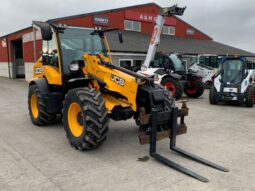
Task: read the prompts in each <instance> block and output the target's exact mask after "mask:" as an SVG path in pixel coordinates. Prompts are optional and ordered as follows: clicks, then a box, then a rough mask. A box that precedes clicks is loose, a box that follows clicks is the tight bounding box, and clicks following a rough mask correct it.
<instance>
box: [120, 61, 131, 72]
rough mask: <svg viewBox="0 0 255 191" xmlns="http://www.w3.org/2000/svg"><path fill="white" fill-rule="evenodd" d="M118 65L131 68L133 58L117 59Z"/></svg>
mask: <svg viewBox="0 0 255 191" xmlns="http://www.w3.org/2000/svg"><path fill="white" fill-rule="evenodd" d="M119 64H120V67H123V68H126V69H128V70H132V66H133V60H132V59H119Z"/></svg>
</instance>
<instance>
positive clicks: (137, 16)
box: [125, 10, 176, 26]
mask: <svg viewBox="0 0 255 191" xmlns="http://www.w3.org/2000/svg"><path fill="white" fill-rule="evenodd" d="M125 18H126V19H129V20H135V21H143V22H150V23H154V22H155V21H156V19H157V15H153V14H147V13H140V12H135V11H130V10H126V11H125ZM165 25H171V26H176V18H174V17H166V19H165Z"/></svg>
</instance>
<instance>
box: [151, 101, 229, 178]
mask: <svg viewBox="0 0 255 191" xmlns="http://www.w3.org/2000/svg"><path fill="white" fill-rule="evenodd" d="M185 105H186V104H185ZM184 107H185V106H184ZM181 112H182V110H179V109H178V108H177V107H176V108H173V110H172V111H170V112H167V113H168V117H166V116H167V115H166V113H165V112H164V113H160V112H157V111H155V110H153V111H152V113H151V122H152V125H151V128H152V129H151V136H150V156H151V157H153V158H155V159H156V160H158V161H159V162H160V163H162V164H164V165H166V166H168V167H170V168H173V169H175V170H177V171H179V172H182V173H184V174H186V175H188V176H191V177H193V178H195V179H197V180H199V181H202V182H209V180H208V179H207V178H205V177H203V176H201V175H199V174H197V173H195V172H193V171H191V170H189V169H187V168H185V167H183V166H181V165H179V164H177V163H175V162H173V161H171V160H169V159H167V158H165V157H163V156H162V155H160V154H158V153H157V150H156V148H157V145H156V142H157V133H158V132H157V127H158V123H159V122H160V120H166V119H167V120H168V121H169V127H170V133H169V138H170V150H172V151H175V152H176V153H179V154H181V155H183V156H184V157H186V158H188V159H190V160H193V161H196V162H199V163H202V164H204V165H207V166H210V167H212V168H215V169H217V170H220V171H223V172H228V171H229V170H228V169H226V168H224V167H222V166H220V165H217V164H215V163H212V162H210V161H208V160H206V159H203V158H201V157H198V156H196V155H194V154H191V153H189V152H187V151H185V150H182V149H180V148H178V147H177V146H176V136H177V132H178V131H177V129H178V127H182V126H185V124H184V116H182V117H181V124H177V119H178V116H180V115H181Z"/></svg>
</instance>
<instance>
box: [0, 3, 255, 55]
mask: <svg viewBox="0 0 255 191" xmlns="http://www.w3.org/2000/svg"><path fill="white" fill-rule="evenodd" d="M149 2H151V1H148V0H136V1H135V2H134V1H130V0H107V1H105V0H93V1H91V0H65V1H62V0H44V1H38V0H22V1H17V0H1V12H0V17H1V20H0V26H1V27H0V36H2V35H5V34H8V33H11V32H14V31H16V30H19V29H22V28H25V27H28V26H30V25H31V23H32V20H48V19H52V18H58V17H63V16H69V15H75V14H81V13H87V12H94V11H101V10H107V9H113V8H119V7H125V6H132V5H136V4H143V3H149ZM153 2H155V3H157V4H159V5H160V6H170V5H171V4H174V3H178V4H179V5H182V6H183V5H186V6H187V9H186V12H185V14H184V16H183V17H181V19H183V20H184V21H186V22H188V23H189V24H191V25H193V26H194V27H196V28H198V29H199V30H201V31H203V32H204V33H206V34H208V35H209V36H211V37H212V38H213V39H214V40H215V41H218V42H221V43H225V44H228V45H232V46H235V47H237V48H241V49H244V50H248V51H251V52H254V53H255V38H254V33H255V6H253V5H251V1H250V0H243V1H239V0H224V1H221V0H207V1H201V0H174V1H172V3H170V2H169V0H156V1H153Z"/></svg>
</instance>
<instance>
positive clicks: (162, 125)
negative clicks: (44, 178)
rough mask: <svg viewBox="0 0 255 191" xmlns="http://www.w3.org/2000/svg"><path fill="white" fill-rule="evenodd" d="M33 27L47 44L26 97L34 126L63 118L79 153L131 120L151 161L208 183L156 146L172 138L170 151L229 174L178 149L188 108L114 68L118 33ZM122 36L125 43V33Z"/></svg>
mask: <svg viewBox="0 0 255 191" xmlns="http://www.w3.org/2000/svg"><path fill="white" fill-rule="evenodd" d="M183 11H184V9H183V8H179V7H177V6H173V7H169V8H164V9H162V10H161V13H160V16H163V17H165V16H171V15H182V14H183ZM33 27H34V29H35V30H39V31H41V34H42V39H43V51H42V56H41V58H40V59H39V60H38V61H37V63H36V64H35V65H34V68H33V77H34V78H33V79H32V80H31V81H30V83H29V93H28V106H29V113H30V117H31V120H32V122H33V123H34V124H35V125H38V126H44V125H47V124H50V123H52V122H53V121H54V120H55V118H56V115H58V114H61V115H62V121H63V126H64V129H65V132H66V135H67V138H68V140H69V142H70V144H71V145H72V146H73V147H74V148H76V149H78V150H89V149H94V148H97V147H98V146H100V145H101V144H102V143H103V142H104V141H105V140H106V137H107V132H108V122H109V118H111V119H113V120H116V121H118V120H127V119H130V118H133V119H134V120H136V122H137V124H138V126H139V139H140V143H141V144H146V143H149V144H150V155H151V157H153V158H155V159H157V160H158V161H160V162H161V163H163V164H165V165H167V166H169V167H171V168H174V169H176V170H178V171H181V172H183V173H185V174H187V175H189V176H192V177H194V178H196V179H198V180H200V181H203V182H207V181H208V179H206V178H204V177H202V176H200V175H198V174H196V173H194V172H192V171H190V170H188V169H186V168H184V167H182V166H180V165H178V164H176V163H174V162H173V161H170V160H168V159H166V158H164V157H162V156H161V155H159V154H158V153H157V152H156V141H157V140H160V139H163V138H166V137H168V138H170V139H171V142H170V149H171V150H173V151H175V152H177V153H180V154H182V155H184V156H186V157H187V158H190V159H193V160H195V161H198V162H200V163H204V164H206V165H209V166H212V167H214V168H217V169H219V170H222V171H227V169H225V168H223V167H221V166H218V165H216V164H213V163H211V162H209V161H206V160H204V159H201V158H199V157H197V156H195V155H193V154H190V153H188V152H186V151H183V150H181V149H179V148H177V147H176V146H175V143H176V136H177V135H178V134H183V133H186V130H187V127H186V125H185V123H184V116H186V115H187V114H188V108H187V107H186V103H184V104H183V107H182V108H181V109H178V108H177V107H176V105H175V100H174V98H172V97H171V96H170V95H169V94H168V92H167V91H165V90H164V89H163V88H161V87H159V86H156V85H154V79H151V78H146V77H144V76H141V75H139V74H137V73H134V72H132V71H129V70H127V69H125V68H122V67H118V66H116V65H113V64H112V59H111V56H110V51H109V46H108V43H107V39H106V37H105V33H106V32H108V31H112V30H114V29H106V30H97V29H91V28H81V27H71V26H66V25H61V24H53V23H49V22H37V21H34V22H33ZM118 34H119V40H120V42H122V33H121V32H118ZM178 118H180V120H179V121H180V123H177V119H178Z"/></svg>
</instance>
